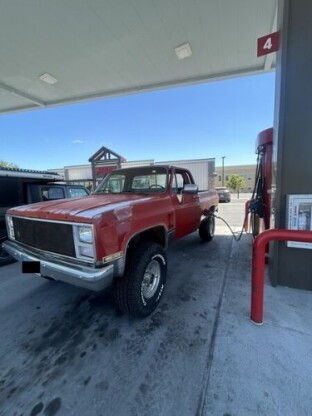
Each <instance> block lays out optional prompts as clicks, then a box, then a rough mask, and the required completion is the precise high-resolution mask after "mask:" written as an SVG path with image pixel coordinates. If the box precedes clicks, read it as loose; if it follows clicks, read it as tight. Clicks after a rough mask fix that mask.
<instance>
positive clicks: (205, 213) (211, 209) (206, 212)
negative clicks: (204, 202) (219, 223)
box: [203, 205, 218, 216]
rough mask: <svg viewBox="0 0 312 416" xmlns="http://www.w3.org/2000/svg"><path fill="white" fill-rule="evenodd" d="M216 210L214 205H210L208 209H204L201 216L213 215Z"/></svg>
mask: <svg viewBox="0 0 312 416" xmlns="http://www.w3.org/2000/svg"><path fill="white" fill-rule="evenodd" d="M217 210H218V208H217V206H216V205H212V206H211V207H210V208H209V209H205V210H204V212H203V214H204V215H205V216H208V215H209V214H213V213H214V212H216V211H217Z"/></svg>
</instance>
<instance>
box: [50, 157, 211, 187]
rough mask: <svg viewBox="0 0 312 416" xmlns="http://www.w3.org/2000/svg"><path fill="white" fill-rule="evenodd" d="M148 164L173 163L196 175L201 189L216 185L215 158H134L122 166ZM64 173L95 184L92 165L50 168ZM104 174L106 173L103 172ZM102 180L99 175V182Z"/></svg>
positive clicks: (70, 179)
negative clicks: (157, 160)
mask: <svg viewBox="0 0 312 416" xmlns="http://www.w3.org/2000/svg"><path fill="white" fill-rule="evenodd" d="M146 165H173V166H177V167H181V168H185V169H189V170H190V171H191V172H192V175H193V176H194V180H195V182H196V184H197V185H198V187H199V189H209V188H213V187H214V180H215V159H214V158H209V159H193V160H171V161H165V162H155V160H153V159H149V160H134V161H129V162H122V163H121V167H122V168H127V167H136V166H146ZM49 170H51V171H53V172H57V173H59V174H60V175H63V177H64V179H65V181H68V182H71V183H77V184H79V185H85V186H86V187H87V188H88V189H91V188H92V186H93V177H92V166H91V164H88V165H75V166H65V167H64V168H57V169H49ZM103 176H104V174H103ZM100 180H101V178H100V177H97V182H99V181H100Z"/></svg>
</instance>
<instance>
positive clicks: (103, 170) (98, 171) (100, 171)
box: [95, 165, 118, 176]
mask: <svg viewBox="0 0 312 416" xmlns="http://www.w3.org/2000/svg"><path fill="white" fill-rule="evenodd" d="M117 167H118V166H117V165H113V166H112V165H110V166H97V167H96V168H95V175H96V176H104V175H106V174H107V173H109V172H112V171H113V170H116V169H117Z"/></svg>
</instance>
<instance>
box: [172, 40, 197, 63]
mask: <svg viewBox="0 0 312 416" xmlns="http://www.w3.org/2000/svg"><path fill="white" fill-rule="evenodd" d="M174 51H175V53H176V55H177V57H178V59H185V58H189V57H190V56H192V53H193V52H192V49H191V46H190V44H189V43H184V44H183V45H180V46H177V47H176V48H174Z"/></svg>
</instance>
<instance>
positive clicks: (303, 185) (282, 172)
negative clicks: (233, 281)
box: [269, 0, 312, 290]
mask: <svg viewBox="0 0 312 416" xmlns="http://www.w3.org/2000/svg"><path fill="white" fill-rule="evenodd" d="M311 16H312V2H311V0H279V12H278V28H279V29H280V31H281V46H280V50H279V52H278V54H277V72H276V102H275V117H274V137H273V143H274V144H273V190H274V188H275V187H276V188H275V193H274V194H273V198H272V199H273V205H272V209H273V211H272V212H273V217H274V218H273V226H275V227H276V228H286V227H287V224H286V212H287V209H286V196H287V195H289V194H312V24H311ZM274 185H275V186H274ZM274 223H275V224H274ZM269 275H270V279H271V281H272V284H273V285H276V284H278V285H283V286H290V287H296V288H301V289H307V290H312V250H309V249H301V248H289V247H286V244H285V243H283V242H279V243H274V244H273V247H271V249H270V269H269Z"/></svg>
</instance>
